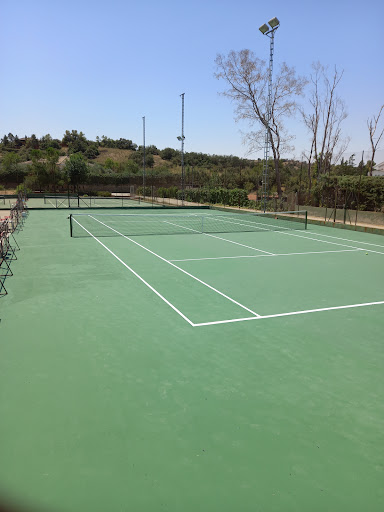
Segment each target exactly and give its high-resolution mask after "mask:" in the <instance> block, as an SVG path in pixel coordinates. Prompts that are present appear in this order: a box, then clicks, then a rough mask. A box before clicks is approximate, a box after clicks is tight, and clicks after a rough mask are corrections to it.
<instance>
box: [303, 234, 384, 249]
mask: <svg viewBox="0 0 384 512" xmlns="http://www.w3.org/2000/svg"><path fill="white" fill-rule="evenodd" d="M307 233H310V234H311V235H317V236H326V237H327V238H335V239H336V240H344V241H345V242H355V243H359V244H364V245H372V246H374V247H381V248H382V249H384V245H380V244H372V243H370V242H361V241H358V240H349V238H341V237H340V236H332V235H324V234H323V233H314V232H313V231H307Z"/></svg>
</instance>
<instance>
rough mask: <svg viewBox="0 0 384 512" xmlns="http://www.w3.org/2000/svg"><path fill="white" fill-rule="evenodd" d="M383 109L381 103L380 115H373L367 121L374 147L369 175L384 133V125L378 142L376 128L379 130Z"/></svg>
mask: <svg viewBox="0 0 384 512" xmlns="http://www.w3.org/2000/svg"><path fill="white" fill-rule="evenodd" d="M383 109H384V105H381V108H380V111H379V114H378V116H377V117H375V116H373V118H372V119H368V121H367V126H368V130H369V139H370V141H371V148H372V157H371V161H370V163H369V176H372V168H373V163H374V162H373V160H374V158H375V153H376V150H377V148H378V146H379V142H380V139H381V137H382V136H383V133H384V127H383V129H382V130H381V132H380V135H379V136H378V137H376V142H375V134H376V130H377V125H378V124H379V120H380V116H381V113H382V111H383Z"/></svg>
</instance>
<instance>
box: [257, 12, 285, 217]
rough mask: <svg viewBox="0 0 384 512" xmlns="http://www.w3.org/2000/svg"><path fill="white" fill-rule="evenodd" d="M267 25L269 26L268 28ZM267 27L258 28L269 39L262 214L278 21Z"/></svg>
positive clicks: (271, 22)
mask: <svg viewBox="0 0 384 512" xmlns="http://www.w3.org/2000/svg"><path fill="white" fill-rule="evenodd" d="M268 25H269V26H268ZM268 25H267V24H266V23H264V25H261V27H260V28H259V30H260V32H261V33H262V34H263V35H265V36H268V37H269V40H270V45H269V69H268V98H267V115H266V123H265V145H264V168H263V208H264V213H265V210H266V203H267V197H268V156H269V145H270V143H271V130H270V121H271V116H272V70H273V51H274V37H275V32H276V30H277V29H278V28H279V26H280V21H279V20H278V19H277V18H272V19H271V20H269V21H268Z"/></svg>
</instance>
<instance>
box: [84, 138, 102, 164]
mask: <svg viewBox="0 0 384 512" xmlns="http://www.w3.org/2000/svg"><path fill="white" fill-rule="evenodd" d="M84 154H85V156H86V157H87V158H89V159H90V160H93V159H94V158H96V157H97V156H98V155H100V151H99V150H98V147H97V144H96V143H94V142H91V143H90V144H89V146H88V147H87V149H86V150H85V153H84Z"/></svg>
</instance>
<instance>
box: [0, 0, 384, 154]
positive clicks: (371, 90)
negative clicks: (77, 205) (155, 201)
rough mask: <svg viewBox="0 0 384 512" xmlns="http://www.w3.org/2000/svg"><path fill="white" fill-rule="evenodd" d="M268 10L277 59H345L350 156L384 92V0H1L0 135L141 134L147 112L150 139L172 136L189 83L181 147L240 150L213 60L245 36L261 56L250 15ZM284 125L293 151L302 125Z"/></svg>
mask: <svg viewBox="0 0 384 512" xmlns="http://www.w3.org/2000/svg"><path fill="white" fill-rule="evenodd" d="M274 16H277V17H278V18H279V20H280V23H281V26H280V28H279V29H278V31H277V34H276V39H275V42H276V44H275V66H276V67H275V69H276V68H277V67H278V65H279V63H280V62H282V61H286V62H287V63H288V64H289V65H290V66H294V67H295V68H296V70H297V72H298V73H300V74H309V73H310V71H311V63H312V62H313V61H316V60H319V61H320V62H321V63H322V64H324V65H328V66H330V67H331V68H332V67H333V66H335V65H336V66H337V67H338V68H339V69H344V77H343V79H342V83H341V85H340V88H339V94H340V95H341V96H342V98H343V99H344V100H345V102H346V104H347V107H348V112H349V116H348V118H347V120H346V121H345V122H344V134H345V135H346V136H349V137H351V142H350V145H349V147H348V150H347V156H349V155H350V154H351V153H356V154H357V155H358V156H359V155H361V151H362V150H363V149H365V150H367V149H368V148H369V137H368V130H367V125H366V121H367V119H368V117H371V116H373V115H374V114H375V115H376V114H377V113H378V111H379V108H380V105H381V104H383V103H384V71H383V54H384V51H383V50H384V25H383V19H384V2H383V1H382V0H365V1H362V0H322V1H321V2H319V1H313V0H306V1H305V0H302V1H300V0H291V1H286V0H285V1H281V0H276V1H275V2H267V1H263V2H260V1H257V0H252V1H250V0H238V1H234V0H230V1H229V0H194V1H189V2H180V1H176V0H163V1H155V0H146V1H142V2H140V1H138V0H136V1H134V2H133V1H129V0H124V1H120V0H109V1H106V0H103V1H99V0H92V1H90V0H76V1H73V0H66V1H64V2H63V1H58V0H50V1H45V0H35V1H33V2H31V1H30V0H18V1H11V2H10V1H6V0H0V44H1V49H2V52H1V80H0V92H1V94H0V135H1V136H2V135H3V134H4V133H8V132H12V133H13V134H17V135H18V136H19V137H21V136H24V135H30V134H32V133H35V134H36V135H37V136H42V135H44V134H46V133H50V134H51V135H52V136H53V137H57V138H60V139H61V138H62V136H63V134H64V132H65V130H67V129H68V130H72V129H76V130H79V131H80V130H82V131H83V132H84V133H85V135H86V136H87V138H89V139H95V137H96V135H99V136H101V135H107V136H109V137H111V138H120V137H123V138H127V139H132V140H133V141H134V142H136V143H137V144H142V117H143V116H145V117H146V143H147V144H155V145H156V146H157V147H158V148H160V149H162V148H164V147H167V146H170V147H174V148H178V147H179V143H178V141H177V139H176V137H177V136H178V135H180V133H181V98H180V94H181V93H185V137H186V139H185V150H186V151H197V152H205V153H211V154H227V155H228V154H233V155H238V156H246V153H247V149H246V147H245V146H243V144H242V137H241V134H240V129H243V130H244V129H245V127H244V126H240V125H239V124H236V123H235V122H234V117H233V105H232V104H231V103H230V101H229V100H228V99H227V98H225V97H223V96H220V95H219V94H218V93H219V91H222V90H223V85H224V84H222V83H220V82H219V81H217V80H216V79H215V78H214V71H215V64H214V60H215V57H216V54H217V53H228V52H229V51H230V50H241V49H244V48H249V49H251V50H253V51H254V52H255V53H256V54H257V55H258V56H259V57H261V58H268V53H269V39H268V38H267V37H265V36H263V35H262V34H261V33H260V32H259V30H258V27H259V26H260V25H262V24H263V23H264V22H266V21H268V20H269V19H270V18H272V17H274ZM301 102H302V104H303V105H305V102H306V100H305V98H304V99H302V100H301ZM287 128H288V129H289V130H290V131H291V132H292V133H294V134H295V135H296V140H295V142H294V144H295V152H294V155H295V156H297V157H299V156H300V153H301V151H302V150H303V149H304V148H306V147H307V146H308V136H307V134H306V131H305V129H304V128H303V126H302V125H301V123H300V122H299V120H298V119H297V120H294V119H292V120H289V121H288V122H287ZM381 148H382V149H384V142H383V144H382V145H381ZM255 156H260V157H262V154H259V155H255ZM286 156H287V157H289V156H292V154H291V155H286ZM378 156H379V158H378V159H376V160H377V161H382V160H384V151H383V150H382V151H380V153H379V155H378Z"/></svg>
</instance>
